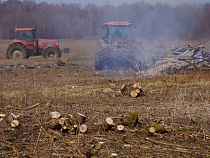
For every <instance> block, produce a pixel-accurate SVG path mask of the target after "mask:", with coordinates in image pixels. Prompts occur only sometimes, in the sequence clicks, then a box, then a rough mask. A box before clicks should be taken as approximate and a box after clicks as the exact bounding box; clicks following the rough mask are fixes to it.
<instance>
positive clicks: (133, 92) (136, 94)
mask: <svg viewBox="0 0 210 158" xmlns="http://www.w3.org/2000/svg"><path fill="white" fill-rule="evenodd" d="M138 95H139V94H138V93H137V92H136V90H133V91H131V92H130V96H131V97H132V98H136V97H137V96H138Z"/></svg>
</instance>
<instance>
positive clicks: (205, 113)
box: [0, 40, 210, 158]
mask: <svg viewBox="0 0 210 158" xmlns="http://www.w3.org/2000/svg"><path fill="white" fill-rule="evenodd" d="M95 42H96V40H80V41H75V40H60V45H61V48H64V47H69V48H70V53H69V54H64V55H63V56H62V58H61V59H53V60H46V59H43V58H42V57H30V58H29V59H27V60H18V61H17V60H16V61H15V60H7V59H4V58H5V50H6V47H7V44H8V43H9V41H0V56H2V57H3V59H0V66H1V70H0V114H5V115H6V117H5V118H7V119H8V116H9V115H10V114H11V113H13V114H14V115H16V116H19V117H18V118H17V119H18V121H19V122H20V125H19V126H17V127H15V128H12V127H11V126H10V123H8V121H7V122H5V118H4V119H3V120H2V121H1V122H0V131H1V133H0V157H5V158H7V157H8V158H10V157H21V158H22V157H25V158H26V157H27V158H35V157H40V158H41V157H43V158H46V157H75V158H76V157H79V158H82V157H87V158H88V157H95V158H96V157H101V158H104V157H121V158H123V157H127V158H131V157H133V158H134V157H135V158H136V157H209V156H210V92H209V89H210V71H209V70H205V69H204V70H191V71H187V72H185V71H183V72H181V73H175V74H173V75H168V74H164V75H154V76H139V75H136V74H133V73H131V72H130V73H127V76H124V75H121V73H120V71H121V70H116V72H115V73H114V75H110V74H112V72H110V71H108V70H104V71H99V72H95V71H94V61H93V57H94V51H95ZM157 43H159V44H160V41H157ZM186 43H187V42H183V43H182V44H186ZM195 43H196V42H195ZM143 44H144V48H146V46H147V47H148V48H150V47H151V48H153V50H155V48H154V46H153V47H152V46H150V45H152V44H151V43H149V44H147V41H145V42H143ZM162 44H165V45H168V44H167V43H165V42H162ZM177 45H178V42H173V44H172V43H171V44H170V46H171V47H172V46H177ZM207 48H208V45H207ZM147 50H148V49H147ZM159 51H160V49H158V51H157V52H159ZM154 52H155V51H154ZM145 54H147V53H145ZM148 58H149V55H148ZM58 61H60V62H63V63H66V64H67V65H66V66H58V65H56V63H58ZM107 74H109V75H107ZM128 74H129V75H128ZM130 83H141V84H142V90H143V95H141V96H140V97H137V98H131V97H129V96H121V95H119V93H118V91H119V90H120V89H121V87H122V85H123V84H130ZM53 111H57V112H59V113H61V115H62V116H66V115H69V114H71V115H72V116H75V113H77V112H79V113H82V114H83V115H85V116H86V122H85V123H84V124H86V125H87V127H88V130H87V132H86V133H80V132H76V133H75V134H72V133H70V132H68V131H67V132H66V131H63V130H60V129H50V128H49V126H48V124H47V121H46V120H47V118H48V117H49V115H50V112H53ZM134 114H135V115H137V116H138V120H137V121H136V122H132V121H130V122H129V123H125V122H124V119H127V118H129V119H131V118H132V117H133V115H134ZM107 117H111V118H112V119H113V120H114V126H113V127H112V128H111V129H108V130H107V129H105V128H104V120H105V119H106V118H107ZM118 124H123V125H124V127H125V130H124V131H121V132H119V131H116V126H117V125H118ZM151 127H154V128H155V133H151V132H149V129H150V128H151Z"/></svg>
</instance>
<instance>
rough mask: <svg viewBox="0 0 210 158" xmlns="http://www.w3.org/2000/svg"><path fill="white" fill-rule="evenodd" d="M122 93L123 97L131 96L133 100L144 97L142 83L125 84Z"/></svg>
mask: <svg viewBox="0 0 210 158" xmlns="http://www.w3.org/2000/svg"><path fill="white" fill-rule="evenodd" d="M120 91H121V93H122V95H123V96H130V97H132V98H136V97H139V96H142V95H143V90H142V85H141V83H130V84H128V85H126V84H123V86H122V87H121V90H120Z"/></svg>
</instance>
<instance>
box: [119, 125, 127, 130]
mask: <svg viewBox="0 0 210 158" xmlns="http://www.w3.org/2000/svg"><path fill="white" fill-rule="evenodd" d="M124 129H125V127H124V126H123V125H117V130H118V131H123V130H124Z"/></svg>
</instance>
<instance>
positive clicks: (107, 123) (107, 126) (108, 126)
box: [104, 117, 114, 130]
mask: <svg viewBox="0 0 210 158" xmlns="http://www.w3.org/2000/svg"><path fill="white" fill-rule="evenodd" d="M113 126H114V121H113V120H112V119H111V118H110V117H107V118H106V119H105V122H104V127H105V130H109V129H111V128H112V127H113Z"/></svg>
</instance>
